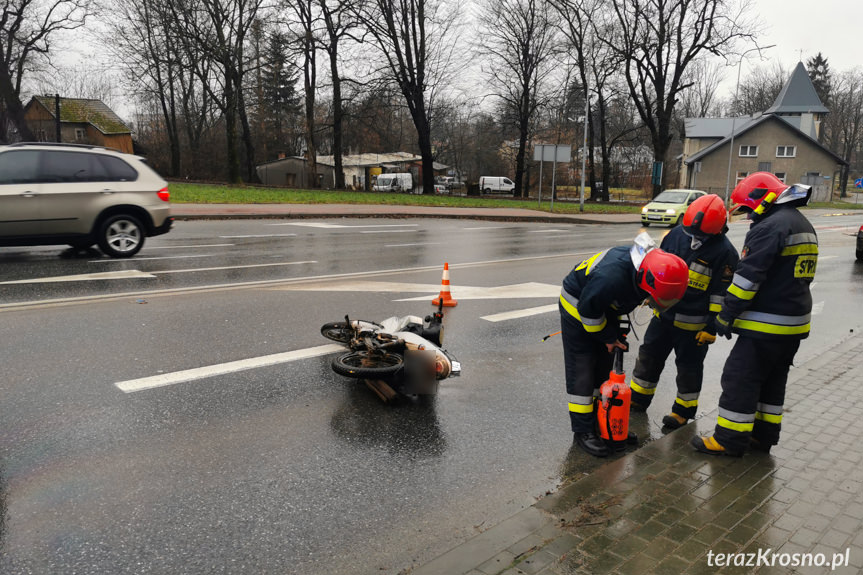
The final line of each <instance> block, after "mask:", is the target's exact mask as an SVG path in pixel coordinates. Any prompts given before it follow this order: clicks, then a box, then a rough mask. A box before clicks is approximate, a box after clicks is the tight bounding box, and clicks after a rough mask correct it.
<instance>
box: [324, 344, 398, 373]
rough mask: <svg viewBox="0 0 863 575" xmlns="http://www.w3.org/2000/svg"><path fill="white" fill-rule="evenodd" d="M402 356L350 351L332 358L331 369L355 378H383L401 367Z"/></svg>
mask: <svg viewBox="0 0 863 575" xmlns="http://www.w3.org/2000/svg"><path fill="white" fill-rule="evenodd" d="M402 364H404V360H403V359H402V356H400V355H396V354H394V353H380V352H372V353H370V352H369V351H367V350H360V351H352V352H350V353H346V354H344V355H340V356H338V357H335V358H333V364H332V365H333V371H335V372H336V373H338V374H339V375H344V376H345V377H353V378H356V379H366V378H368V379H384V378H387V377H390V376H392V375H395V373H396V372H397V371H398V370H400V369H401V368H402Z"/></svg>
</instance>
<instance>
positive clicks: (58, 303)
mask: <svg viewBox="0 0 863 575" xmlns="http://www.w3.org/2000/svg"><path fill="white" fill-rule="evenodd" d="M592 254H593V252H568V253H562V254H550V255H543V256H524V257H515V258H502V259H499V260H480V261H474V262H464V263H459V264H456V263H454V264H452V265H450V269H451V270H456V269H466V268H474V267H483V266H495V265H500V264H505V263H514V262H532V261H541V260H551V259H564V258H565V259H567V260H570V261H572V260H573V259H575V258H579V257H584V256H589V255H592ZM579 261H580V260H579ZM440 269H441V267H440V265H431V266H414V267H405V268H390V269H379V270H368V271H362V272H345V273H339V274H325V275H318V276H302V277H297V278H279V279H268V280H252V281H242V282H230V283H219V284H206V285H200V286H187V287H179V288H162V289H151V290H134V291H127V292H120V293H108V294H98V295H86V296H76V297H63V298H53V299H43V300H29V301H18V302H11V303H0V313H2V312H5V311H13V310H22V309H43V308H52V307H65V306H70V305H80V304H89V303H95V302H106V301H118V300H123V299H126V298H130V297H134V298H140V297H150V298H154V297H162V296H174V295H188V294H193V293H202V292H211V291H233V290H246V289H267V288H270V289H279V287H280V286H289V285H294V284H301V283H307V282H313V281H317V282H323V281H326V280H330V281H334V280H339V279H345V278H358V277H373V276H389V275H393V274H404V273H412V272H427V271H432V270H434V271H438V272H439V271H440ZM559 289H560V288H559V287H557V290H558V295H559V293H560V292H559ZM437 294H438V292H437V291H436V292H435V295H437ZM555 297H557V296H555Z"/></svg>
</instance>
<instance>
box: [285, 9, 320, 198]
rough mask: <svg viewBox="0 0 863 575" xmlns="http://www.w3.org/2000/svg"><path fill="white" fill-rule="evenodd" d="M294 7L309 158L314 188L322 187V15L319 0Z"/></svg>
mask: <svg viewBox="0 0 863 575" xmlns="http://www.w3.org/2000/svg"><path fill="white" fill-rule="evenodd" d="M288 4H290V6H291V8H292V9H293V10H294V15H295V16H296V19H295V20H294V21H293V22H291V25H292V27H293V28H295V31H294V35H295V46H296V53H297V54H299V56H300V59H301V64H300V67H301V69H302V74H303V94H304V104H305V106H304V110H305V139H306V159H307V160H308V162H309V164H308V165H309V172H310V173H311V176H312V180H311V181H312V187H315V188H316V187H318V162H317V158H318V144H317V140H318V134H317V125H316V122H317V119H316V117H315V110H316V98H317V90H318V63H317V56H318V48H319V47H320V41H319V39H318V37H317V36H318V33H319V31H318V27H319V19H320V16H319V14H318V6H317V0H296V1H294V2H290V3H288Z"/></svg>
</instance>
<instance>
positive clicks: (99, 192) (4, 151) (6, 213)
mask: <svg viewBox="0 0 863 575" xmlns="http://www.w3.org/2000/svg"><path fill="white" fill-rule="evenodd" d="M169 198H170V195H169V193H168V183H167V182H166V181H165V180H163V179H162V178H161V177H159V175H158V174H157V173H156V172H155V171H153V169H152V168H150V167H149V166H147V164H145V163H144V159H143V158H141V157H139V156H132V155H129V154H122V153H120V152H115V151H112V150H109V149H106V148H100V147H96V146H79V145H74V144H51V143H44V142H40V143H20V144H11V145H8V146H0V245H4V246H10V245H18V246H21V245H55V244H69V245H70V246H72V247H74V248H89V247H90V246H92V245H93V244H98V245H99V249H101V250H102V252H104V253H105V254H106V255H109V256H111V257H115V258H127V257H131V256H133V255H135V254H136V253H138V251H139V250H140V249H141V248H142V247H143V245H144V239H145V238H146V237H147V236H157V235H160V234H164V233H167V232H168V230H170V229H171V224H172V223H173V218H172V217H171V215H170V214H171V205H170V203H169Z"/></svg>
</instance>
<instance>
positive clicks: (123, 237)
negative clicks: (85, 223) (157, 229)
mask: <svg viewBox="0 0 863 575" xmlns="http://www.w3.org/2000/svg"><path fill="white" fill-rule="evenodd" d="M97 240H98V242H99V249H101V250H102V252H103V253H105V254H106V255H109V256H111V257H112V258H129V257H132V256H133V255H135V254H136V253H138V251H139V250H140V249H141V248H142V247H144V226H142V225H141V222H140V221H138V219H137V218H136V217H134V216H130V215H126V214H117V215H114V216H110V217H109V218H108V219H106V220H105V221H104V222H102V225H100V226H99V235H98V237H97Z"/></svg>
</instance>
